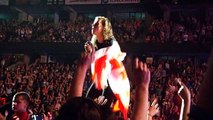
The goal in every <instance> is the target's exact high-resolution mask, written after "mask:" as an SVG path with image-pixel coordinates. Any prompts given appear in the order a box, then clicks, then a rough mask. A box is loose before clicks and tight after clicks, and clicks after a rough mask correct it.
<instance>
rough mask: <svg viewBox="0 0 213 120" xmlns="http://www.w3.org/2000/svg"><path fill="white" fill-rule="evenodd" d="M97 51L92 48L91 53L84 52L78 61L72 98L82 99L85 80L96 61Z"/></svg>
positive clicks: (72, 87)
mask: <svg viewBox="0 0 213 120" xmlns="http://www.w3.org/2000/svg"><path fill="white" fill-rule="evenodd" d="M94 55H95V49H94V47H92V51H91V52H88V51H87V52H86V51H85V52H83V53H82V54H81V57H80V59H79V60H78V64H77V69H76V71H75V76H74V79H73V81H72V85H71V88H70V98H73V97H81V96H82V91H83V85H84V80H85V77H86V73H87V70H88V69H89V68H90V66H91V63H92V61H93V60H94Z"/></svg>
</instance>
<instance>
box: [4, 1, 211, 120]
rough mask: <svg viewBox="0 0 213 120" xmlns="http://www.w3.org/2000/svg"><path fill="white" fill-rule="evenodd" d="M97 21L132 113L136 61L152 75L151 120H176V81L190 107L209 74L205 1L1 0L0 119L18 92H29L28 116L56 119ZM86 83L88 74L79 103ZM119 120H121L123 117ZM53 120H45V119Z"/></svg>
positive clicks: (208, 7)
mask: <svg viewBox="0 0 213 120" xmlns="http://www.w3.org/2000/svg"><path fill="white" fill-rule="evenodd" d="M96 16H105V17H107V18H108V19H109V20H110V22H111V24H112V29H113V34H114V36H115V39H116V40H117V42H118V43H119V45H120V47H121V51H122V52H125V53H126V57H125V59H124V60H123V64H124V66H125V69H126V71H127V75H128V77H129V81H130V105H129V110H128V117H130V116H131V114H132V113H133V104H134V103H135V99H133V98H134V96H135V85H134V84H133V83H132V79H133V77H134V73H133V66H132V65H133V61H134V59H135V58H136V57H138V58H139V59H140V60H141V61H143V62H145V63H147V66H148V67H149V69H150V72H151V80H150V84H149V99H148V100H149V101H150V102H153V101H154V100H155V99H157V102H158V104H159V112H158V113H157V114H156V115H154V116H153V118H152V119H154V120H179V115H180V109H181V107H180V98H179V97H178V95H177V91H178V89H179V88H178V87H179V86H178V84H177V83H176V82H175V80H176V79H181V81H182V82H183V83H184V84H185V85H186V86H187V87H188V89H189V91H190V94H191V106H193V105H194V106H196V105H197V102H198V97H197V96H198V95H199V94H198V93H199V88H200V85H201V84H202V82H203V80H204V78H205V73H206V71H207V68H208V65H207V63H208V58H209V55H210V53H211V47H212V45H213V3H212V2H211V1H208V0H202V1H201V0H0V62H1V64H0V112H1V113H2V114H4V112H5V109H7V108H9V107H8V106H9V105H8V106H7V103H10V102H11V100H12V97H13V95H14V94H15V93H16V92H18V91H25V92H28V93H30V97H31V104H30V108H31V110H32V111H33V114H41V113H42V112H44V111H45V112H46V111H48V112H50V113H51V115H52V116H53V117H56V116H57V115H58V112H59V110H60V107H61V106H62V105H63V104H64V103H65V102H66V99H67V97H68V94H69V88H70V87H72V85H71V81H72V80H73V79H74V74H75V70H76V67H77V59H78V58H79V57H80V55H81V52H82V51H84V44H85V43H86V42H87V41H90V40H91V38H92V33H91V29H92V23H93V20H94V18H95V17H96ZM90 84H91V73H90V71H88V72H87V74H86V80H85V82H84V86H83V96H84V95H86V91H87V90H88V89H89V87H90ZM116 116H117V119H118V120H122V119H123V116H122V114H121V113H120V112H118V113H116ZM49 120H50V119H49Z"/></svg>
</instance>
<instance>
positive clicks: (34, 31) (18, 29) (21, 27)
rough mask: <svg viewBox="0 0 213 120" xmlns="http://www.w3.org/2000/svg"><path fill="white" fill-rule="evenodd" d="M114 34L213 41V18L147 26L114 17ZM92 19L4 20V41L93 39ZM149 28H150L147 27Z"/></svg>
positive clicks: (0, 35)
mask: <svg viewBox="0 0 213 120" xmlns="http://www.w3.org/2000/svg"><path fill="white" fill-rule="evenodd" d="M111 21H112V26H113V30H114V34H115V37H116V39H117V40H118V42H120V43H124V42H131V43H135V42H147V43H197V44H204V43H208V42H211V41H212V38H213V23H212V20H211V19H207V20H205V21H203V22H202V21H201V20H199V19H197V18H195V17H192V16H187V17H181V18H180V19H179V20H175V21H174V20H169V21H164V20H157V19H156V20H153V22H152V24H151V25H150V26H149V27H148V28H146V27H145V26H147V25H145V24H146V22H145V20H140V19H136V18H134V17H132V18H129V19H116V18H112V20H111ZM91 25H92V19H90V18H88V17H84V16H78V17H77V18H76V20H74V21H69V22H59V23H57V24H54V23H53V22H51V21H48V20H46V19H42V18H39V19H35V20H34V21H33V22H30V21H24V22H17V21H16V20H11V21H0V41H1V42H74V43H79V42H82V41H85V40H86V41H87V40H91ZM145 29H147V30H145ZM144 36H145V37H144Z"/></svg>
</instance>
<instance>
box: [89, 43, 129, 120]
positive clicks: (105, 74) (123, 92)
mask: <svg viewBox="0 0 213 120" xmlns="http://www.w3.org/2000/svg"><path fill="white" fill-rule="evenodd" d="M125 56H126V53H122V52H121V49H120V46H119V45H118V43H117V41H115V40H113V44H112V45H111V46H109V47H105V48H102V49H99V50H97V51H96V53H95V60H94V62H93V63H92V65H91V72H92V80H93V81H94V83H95V85H96V88H97V89H98V90H101V89H104V88H106V87H107V86H108V84H107V80H108V83H109V86H110V88H111V89H112V91H113V93H114V95H115V97H116V98H117V101H116V102H115V104H114V106H113V111H119V110H120V111H121V112H122V113H123V116H124V119H125V120H127V112H128V107H129V101H130V84H129V79H128V76H127V73H126V70H125V67H124V65H123V63H122V61H123V60H124V58H125Z"/></svg>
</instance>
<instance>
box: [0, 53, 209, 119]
mask: <svg viewBox="0 0 213 120" xmlns="http://www.w3.org/2000/svg"><path fill="white" fill-rule="evenodd" d="M206 61H207V60H199V59H198V58H192V57H183V58H181V57H172V58H163V57H162V58H154V60H153V62H150V63H149V64H148V66H149V68H150V72H151V82H150V87H149V101H150V102H152V101H154V100H155V99H156V100H157V102H158V103H159V108H160V113H159V114H158V115H157V116H154V117H153V119H156V120H178V118H179V114H180V106H181V105H180V104H181V101H180V98H179V97H178V94H177V91H178V89H179V86H178V84H177V82H176V79H181V81H183V82H184V83H185V84H186V86H187V87H188V88H189V90H190V93H191V98H192V99H191V104H192V105H196V102H197V99H196V96H197V94H198V89H199V86H200V84H201V82H202V80H203V79H204V73H205V72H206V68H207V65H206ZM75 69H76V62H74V63H73V64H70V65H69V64H63V63H57V62H56V63H41V62H40V60H39V59H38V60H36V62H35V63H33V64H30V65H26V64H23V65H17V66H15V67H12V68H10V69H4V68H3V67H1V79H0V86H1V88H0V95H1V96H0V98H6V99H7V101H10V100H11V99H12V96H13V95H14V93H16V92H19V91H25V92H27V93H29V94H30V97H31V102H32V103H31V104H30V109H31V110H32V111H33V113H35V114H41V113H44V112H50V113H51V114H52V115H53V116H57V115H58V111H59V109H60V107H61V106H62V105H63V104H64V103H65V102H66V99H67V97H68V93H69V88H70V87H72V85H71V81H72V80H73V77H74V71H75ZM130 71H131V70H130ZM130 74H131V73H130ZM130 81H131V80H130ZM90 84H91V75H90V72H88V73H87V77H86V80H85V83H84V92H86V90H87V89H88V88H89V86H90ZM134 95H135V86H134V85H131V98H134ZM134 102H135V101H134V99H131V102H130V109H129V115H131V113H132V106H133V105H134Z"/></svg>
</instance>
